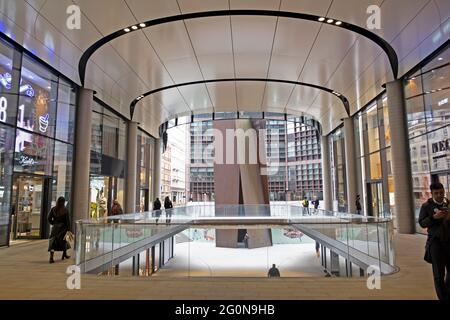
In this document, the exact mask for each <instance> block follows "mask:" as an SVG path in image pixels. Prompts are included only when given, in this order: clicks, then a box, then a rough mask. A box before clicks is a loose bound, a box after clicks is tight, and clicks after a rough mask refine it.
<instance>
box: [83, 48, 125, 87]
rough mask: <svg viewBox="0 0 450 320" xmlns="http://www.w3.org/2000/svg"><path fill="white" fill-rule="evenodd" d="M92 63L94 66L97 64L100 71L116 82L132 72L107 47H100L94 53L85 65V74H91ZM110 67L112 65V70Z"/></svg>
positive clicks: (119, 57) (121, 58)
mask: <svg viewBox="0 0 450 320" xmlns="http://www.w3.org/2000/svg"><path fill="white" fill-rule="evenodd" d="M93 62H95V64H97V65H98V66H99V67H100V69H102V70H103V71H106V73H107V74H108V75H110V76H111V77H112V78H113V79H114V80H118V79H120V78H121V77H122V76H123V75H124V74H128V73H129V72H131V71H132V70H131V69H130V67H129V66H128V65H127V62H126V61H125V60H124V59H123V57H122V56H120V55H119V54H118V53H117V52H116V51H114V50H111V48H110V47H109V46H108V45H106V46H103V47H101V48H100V49H98V50H97V51H96V52H95V54H94V55H93V56H92V58H91V59H90V62H89V63H88V65H87V68H86V71H87V73H86V74H89V73H90V72H92V71H91V70H90V65H91V64H93ZM111 65H113V66H114V68H111V67H110V66H111Z"/></svg>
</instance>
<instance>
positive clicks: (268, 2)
mask: <svg viewBox="0 0 450 320" xmlns="http://www.w3.org/2000/svg"><path fill="white" fill-rule="evenodd" d="M280 3H281V1H280V0H230V6H231V9H255V10H278V9H279V8H280Z"/></svg>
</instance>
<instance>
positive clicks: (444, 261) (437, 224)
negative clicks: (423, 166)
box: [419, 182, 450, 300]
mask: <svg viewBox="0 0 450 320" xmlns="http://www.w3.org/2000/svg"><path fill="white" fill-rule="evenodd" d="M430 189H431V195H432V198H430V199H428V200H427V202H425V203H424V204H423V205H422V208H421V209H420V214H419V224H420V226H421V227H422V228H427V230H428V239H427V247H428V249H427V250H429V256H431V264H432V266H433V278H434V287H435V289H436V294H437V296H438V298H439V300H449V297H450V213H449V210H448V205H449V201H448V199H446V198H445V190H444V186H443V185H442V184H441V183H439V182H435V183H433V184H432V185H431V186H430ZM446 270H447V276H446V275H445V272H446Z"/></svg>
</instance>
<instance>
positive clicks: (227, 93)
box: [206, 82, 237, 111]
mask: <svg viewBox="0 0 450 320" xmlns="http://www.w3.org/2000/svg"><path fill="white" fill-rule="evenodd" d="M206 86H207V87H208V92H209V95H210V97H211V100H212V102H213V105H214V109H215V111H236V110H237V106H236V89H235V83H234V82H212V83H208V84H207V85H206Z"/></svg>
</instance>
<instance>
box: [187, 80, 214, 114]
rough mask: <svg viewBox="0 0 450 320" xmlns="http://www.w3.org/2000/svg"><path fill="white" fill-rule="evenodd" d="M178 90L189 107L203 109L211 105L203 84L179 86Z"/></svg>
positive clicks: (209, 107)
mask: <svg viewBox="0 0 450 320" xmlns="http://www.w3.org/2000/svg"><path fill="white" fill-rule="evenodd" d="M179 90H180V93H181V94H182V96H183V97H184V100H185V101H186V102H187V104H188V106H189V107H190V109H192V110H203V109H211V108H212V107H213V106H212V104H211V99H210V98H209V95H208V91H207V90H206V86H205V85H204V84H196V85H190V86H185V87H179Z"/></svg>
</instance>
